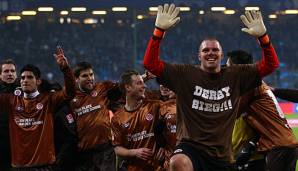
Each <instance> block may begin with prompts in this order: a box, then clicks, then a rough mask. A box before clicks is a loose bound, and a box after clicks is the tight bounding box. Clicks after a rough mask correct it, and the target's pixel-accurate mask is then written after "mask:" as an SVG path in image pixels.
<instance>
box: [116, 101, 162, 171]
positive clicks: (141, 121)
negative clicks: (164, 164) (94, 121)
mask: <svg viewBox="0 0 298 171" xmlns="http://www.w3.org/2000/svg"><path fill="white" fill-rule="evenodd" d="M159 112H160V102H159V101H151V100H146V101H144V102H143V104H142V105H141V106H140V107H139V108H138V109H137V110H135V111H132V112H128V111H126V110H125V109H120V110H118V111H117V112H116V113H115V114H114V117H113V118H112V130H113V134H114V140H113V144H114V145H115V146H122V147H124V148H127V149H138V148H149V149H152V151H154V156H153V157H152V160H149V161H143V160H139V159H136V158H133V159H129V163H128V170H129V171H152V170H156V169H157V168H158V167H159V166H158V161H157V160H156V153H157V149H156V141H155V136H154V124H155V123H156V122H157V120H158V118H159V116H160V113H159Z"/></svg>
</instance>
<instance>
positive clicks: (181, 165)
mask: <svg viewBox="0 0 298 171" xmlns="http://www.w3.org/2000/svg"><path fill="white" fill-rule="evenodd" d="M170 170H171V171H180V170H184V171H192V170H193V169H192V163H191V160H190V159H189V157H187V156H186V155H185V154H176V155H174V156H172V157H171V159H170Z"/></svg>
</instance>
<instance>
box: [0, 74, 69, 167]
mask: <svg viewBox="0 0 298 171" xmlns="http://www.w3.org/2000/svg"><path fill="white" fill-rule="evenodd" d="M63 72H64V79H65V86H66V88H65V89H64V90H62V91H58V92H48V93H41V94H39V95H38V96H37V97H35V98H33V99H25V98H24V97H23V93H22V92H21V91H20V90H16V91H15V92H14V94H5V95H3V94H1V95H0V109H1V110H4V111H6V112H7V113H9V133H10V143H11V154H12V166H13V167H32V166H40V165H48V164H53V163H54V162H55V148H54V137H53V131H54V130H53V114H54V112H55V111H56V110H57V108H58V107H59V106H60V105H61V104H63V103H65V102H66V101H68V100H71V99H72V98H73V95H74V93H75V91H74V89H75V85H74V84H75V82H74V76H73V74H72V71H71V70H70V68H66V69H65V70H64V71H63Z"/></svg>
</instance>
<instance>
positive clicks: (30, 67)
mask: <svg viewBox="0 0 298 171" xmlns="http://www.w3.org/2000/svg"><path fill="white" fill-rule="evenodd" d="M25 71H30V72H33V74H34V76H35V78H36V79H40V77H41V72H40V70H39V68H38V67H37V66H35V65H32V64H27V65H25V66H23V68H22V69H21V72H20V73H21V75H22V73H23V72H25Z"/></svg>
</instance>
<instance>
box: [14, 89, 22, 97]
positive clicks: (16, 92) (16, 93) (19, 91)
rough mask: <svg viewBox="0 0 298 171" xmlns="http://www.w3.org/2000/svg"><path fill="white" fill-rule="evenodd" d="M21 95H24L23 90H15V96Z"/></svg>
mask: <svg viewBox="0 0 298 171" xmlns="http://www.w3.org/2000/svg"><path fill="white" fill-rule="evenodd" d="M21 94H22V91H21V90H15V91H14V95H16V96H19V95H21Z"/></svg>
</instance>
